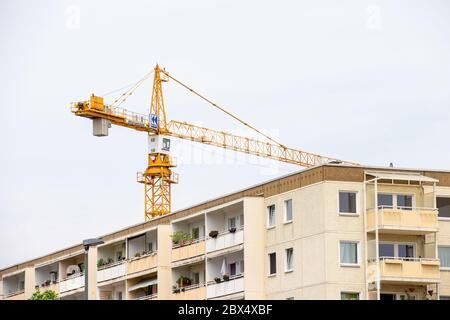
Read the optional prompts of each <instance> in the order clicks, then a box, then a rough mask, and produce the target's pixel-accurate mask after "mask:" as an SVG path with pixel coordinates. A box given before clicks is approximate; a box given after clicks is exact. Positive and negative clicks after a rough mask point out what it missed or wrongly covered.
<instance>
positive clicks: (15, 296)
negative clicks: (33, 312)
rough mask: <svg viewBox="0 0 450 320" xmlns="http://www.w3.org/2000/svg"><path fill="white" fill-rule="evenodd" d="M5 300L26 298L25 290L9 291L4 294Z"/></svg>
mask: <svg viewBox="0 0 450 320" xmlns="http://www.w3.org/2000/svg"><path fill="white" fill-rule="evenodd" d="M5 300H26V299H25V290H19V291H16V292H11V293H9V294H7V295H5Z"/></svg>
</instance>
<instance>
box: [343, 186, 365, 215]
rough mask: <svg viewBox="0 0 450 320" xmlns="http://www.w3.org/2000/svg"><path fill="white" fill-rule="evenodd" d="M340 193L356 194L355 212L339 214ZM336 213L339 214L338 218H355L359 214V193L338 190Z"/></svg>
mask: <svg viewBox="0 0 450 320" xmlns="http://www.w3.org/2000/svg"><path fill="white" fill-rule="evenodd" d="M341 192H347V193H356V199H355V201H356V212H355V213H353V212H341V206H340V197H339V194H340V193H341ZM337 212H338V213H339V215H340V216H348V217H357V216H359V214H360V208H359V191H357V190H343V189H339V190H338V192H337Z"/></svg>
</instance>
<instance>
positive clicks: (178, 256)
mask: <svg viewBox="0 0 450 320" xmlns="http://www.w3.org/2000/svg"><path fill="white" fill-rule="evenodd" d="M204 254H205V239H199V240H194V241H193V242H192V243H188V244H184V245H180V244H177V245H174V246H173V249H172V262H176V261H180V260H185V259H190V258H194V257H197V256H201V255H204Z"/></svg>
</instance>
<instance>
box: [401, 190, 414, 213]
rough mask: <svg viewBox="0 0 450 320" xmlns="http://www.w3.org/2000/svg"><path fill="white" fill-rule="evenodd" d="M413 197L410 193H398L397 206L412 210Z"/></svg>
mask: <svg viewBox="0 0 450 320" xmlns="http://www.w3.org/2000/svg"><path fill="white" fill-rule="evenodd" d="M412 199H413V197H412V196H410V195H403V194H398V195H397V208H401V209H404V210H412V206H413V203H412Z"/></svg>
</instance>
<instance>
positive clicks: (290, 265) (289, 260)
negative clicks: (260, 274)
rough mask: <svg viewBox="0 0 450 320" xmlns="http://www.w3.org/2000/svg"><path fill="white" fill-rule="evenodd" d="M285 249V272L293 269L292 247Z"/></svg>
mask: <svg viewBox="0 0 450 320" xmlns="http://www.w3.org/2000/svg"><path fill="white" fill-rule="evenodd" d="M285 251H286V268H285V272H289V271H292V270H294V249H293V248H288V249H286V250H285Z"/></svg>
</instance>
